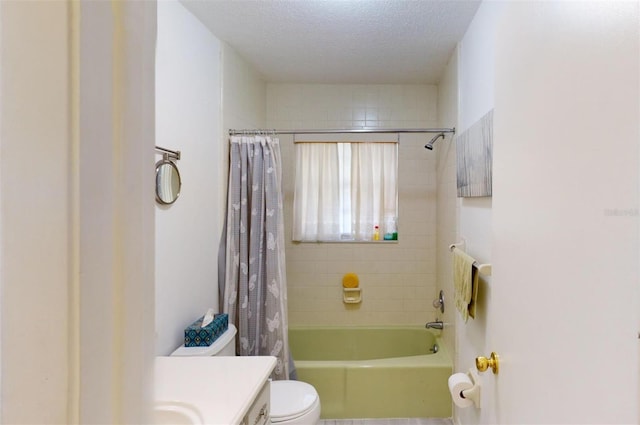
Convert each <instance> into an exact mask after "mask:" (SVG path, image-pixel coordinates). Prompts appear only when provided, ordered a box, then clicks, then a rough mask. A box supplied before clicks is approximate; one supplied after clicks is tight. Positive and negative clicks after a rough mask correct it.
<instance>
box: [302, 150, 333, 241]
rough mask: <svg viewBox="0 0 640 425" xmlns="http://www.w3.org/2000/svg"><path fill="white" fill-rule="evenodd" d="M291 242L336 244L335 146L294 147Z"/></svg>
mask: <svg viewBox="0 0 640 425" xmlns="http://www.w3.org/2000/svg"><path fill="white" fill-rule="evenodd" d="M295 148H296V149H295V150H296V185H295V192H294V207H293V240H296V241H318V240H325V241H326V240H338V239H339V236H340V187H339V185H340V179H339V176H340V172H339V168H340V161H339V156H338V144H337V143H297V144H296V146H295Z"/></svg>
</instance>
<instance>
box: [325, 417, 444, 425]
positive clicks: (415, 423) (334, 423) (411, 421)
mask: <svg viewBox="0 0 640 425" xmlns="http://www.w3.org/2000/svg"><path fill="white" fill-rule="evenodd" d="M452 424H453V422H452V421H451V419H448V418H447V419H443V418H432V419H430V418H401V419H322V420H320V423H319V424H318V425H452Z"/></svg>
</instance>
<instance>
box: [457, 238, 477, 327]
mask: <svg viewBox="0 0 640 425" xmlns="http://www.w3.org/2000/svg"><path fill="white" fill-rule="evenodd" d="M475 261H476V260H475V259H474V258H473V257H471V256H470V255H467V253H466V252H464V251H462V250H460V249H458V248H454V249H453V292H454V302H455V304H456V308H457V309H458V311H459V312H460V314H461V315H462V318H463V319H464V321H465V322H466V321H467V320H468V319H469V303H470V302H471V295H472V294H473V280H472V279H473V263H474V262H475Z"/></svg>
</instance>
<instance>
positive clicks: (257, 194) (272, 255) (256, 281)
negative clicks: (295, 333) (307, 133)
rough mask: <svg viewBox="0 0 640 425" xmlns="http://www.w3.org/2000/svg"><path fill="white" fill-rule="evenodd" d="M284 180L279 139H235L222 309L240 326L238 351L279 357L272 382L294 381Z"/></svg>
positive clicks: (230, 182) (259, 137)
mask: <svg viewBox="0 0 640 425" xmlns="http://www.w3.org/2000/svg"><path fill="white" fill-rule="evenodd" d="M281 179H282V163H281V159H280V146H279V141H278V139H277V138H272V137H265V136H234V137H232V138H231V143H230V167H229V189H228V199H227V218H226V237H225V238H224V239H223V243H224V244H226V248H222V247H221V249H224V255H225V257H226V258H225V259H224V263H225V275H224V288H222V287H221V293H222V294H223V298H222V310H223V312H225V313H228V314H229V320H230V322H232V323H234V324H235V325H236V327H237V328H238V338H237V341H238V347H237V349H238V353H239V354H240V355H241V356H265V355H266V356H275V357H276V358H277V364H276V368H275V370H274V373H273V378H274V379H289V368H290V367H289V343H288V322H287V282H286V272H285V254H284V227H283V224H284V220H283V214H282V185H281ZM221 286H222V285H221Z"/></svg>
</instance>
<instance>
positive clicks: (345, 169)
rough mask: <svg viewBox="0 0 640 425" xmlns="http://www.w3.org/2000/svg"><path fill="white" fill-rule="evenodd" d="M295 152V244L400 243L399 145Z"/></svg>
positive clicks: (323, 145) (333, 145)
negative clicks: (301, 242) (296, 242)
mask: <svg viewBox="0 0 640 425" xmlns="http://www.w3.org/2000/svg"><path fill="white" fill-rule="evenodd" d="M318 136H320V135H318ZM321 137H322V138H324V139H326V138H327V136H326V135H322V136H321ZM359 137H362V136H359ZM385 137H386V138H387V139H388V136H385ZM341 138H344V135H342V136H341ZM367 138H369V137H367ZM305 140H306V136H305ZM295 153H296V182H295V192H294V203H293V222H294V225H293V240H294V241H303V242H317V241H331V242H339V241H343V242H345V241H371V240H376V239H379V240H384V239H391V240H392V239H394V237H395V238H396V239H397V231H396V229H395V226H396V217H397V215H398V185H397V174H398V167H397V162H398V161H397V157H398V145H397V142H395V141H394V142H388V141H386V142H382V141H375V142H369V141H364V142H362V141H358V142H344V141H339V142H334V141H315V140H312V141H296V144H295ZM376 226H378V227H377V229H376ZM376 235H377V237H376Z"/></svg>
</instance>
